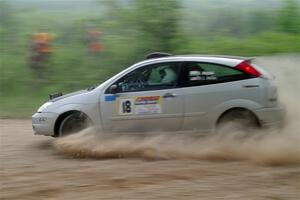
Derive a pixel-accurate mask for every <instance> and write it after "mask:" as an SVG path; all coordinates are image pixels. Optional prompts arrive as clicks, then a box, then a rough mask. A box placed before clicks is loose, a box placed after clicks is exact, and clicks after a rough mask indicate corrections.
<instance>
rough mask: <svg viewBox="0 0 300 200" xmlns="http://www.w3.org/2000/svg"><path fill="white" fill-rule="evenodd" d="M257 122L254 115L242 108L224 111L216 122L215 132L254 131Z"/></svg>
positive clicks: (246, 132) (257, 125)
mask: <svg viewBox="0 0 300 200" xmlns="http://www.w3.org/2000/svg"><path fill="white" fill-rule="evenodd" d="M257 128H259V122H258V120H257V118H256V117H255V115H254V114H253V113H252V112H251V111H249V110H244V109H234V110H230V111H228V112H227V113H225V114H224V115H223V116H221V118H220V119H219V121H218V123H217V133H225V134H227V133H237V132H241V133H244V134H245V135H248V134H250V133H253V132H255V130H256V129H257Z"/></svg>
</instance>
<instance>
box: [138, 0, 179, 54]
mask: <svg viewBox="0 0 300 200" xmlns="http://www.w3.org/2000/svg"><path fill="white" fill-rule="evenodd" d="M179 8H180V5H179V2H178V0H164V1H160V0H152V1H149V0H135V9H134V12H135V15H136V17H135V19H136V20H135V22H136V23H135V24H136V28H137V31H138V34H139V36H140V40H142V41H143V43H144V48H146V49H149V50H150V49H151V50H154V51H156V50H159V51H171V50H172V49H173V41H174V39H176V37H177V36H178V34H179V23H178V22H179V20H180V18H181V16H180V10H179Z"/></svg>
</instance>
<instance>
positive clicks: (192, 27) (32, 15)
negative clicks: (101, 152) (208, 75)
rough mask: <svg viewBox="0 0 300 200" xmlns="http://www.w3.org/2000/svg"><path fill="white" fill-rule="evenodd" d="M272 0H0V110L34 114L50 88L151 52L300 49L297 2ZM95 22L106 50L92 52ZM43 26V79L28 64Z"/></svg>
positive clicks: (71, 84) (74, 83)
mask: <svg viewBox="0 0 300 200" xmlns="http://www.w3.org/2000/svg"><path fill="white" fill-rule="evenodd" d="M268 1H269V2H268V4H267V3H266V4H267V6H261V7H260V4H259V3H258V4H257V5H256V4H255V5H253V4H251V3H253V2H256V3H257V2H261V3H262V4H263V2H262V1H255V0H253V1H251V0H249V1H234V0H231V1H226V2H228V4H224V1H223V3H222V0H214V1H212V0H211V1H209V0H203V1H198V0H185V1H179V0H164V1H160V0H152V1H149V0H96V1H93V0H88V1H76V2H77V4H76V6H74V7H72V5H73V4H72V5H71V2H70V1H64V0H61V1H52V4H51V6H50V2H51V1H45V2H46V3H43V2H42V1H37V0H30V3H31V4H30V3H28V4H26V3H24V2H23V3H21V2H22V1H16V0H15V1H14V0H10V1H9V0H0V39H1V41H0V42H1V44H0V51H1V52H0V53H1V54H0V87H1V88H0V116H2V117H5V116H8V117H12V116H13V117H15V116H18V117H22V116H27V117H29V116H30V114H32V113H33V112H35V110H36V109H37V108H38V106H39V105H40V104H41V103H43V102H44V101H46V100H47V99H48V95H49V94H50V93H54V92H64V93H66V92H70V91H74V90H79V89H82V88H86V87H89V86H91V85H94V84H99V83H101V82H103V81H104V80H106V79H107V78H109V77H110V76H112V75H114V74H116V73H117V72H119V71H121V70H122V69H124V68H126V67H128V66H129V65H131V64H133V63H135V62H137V61H139V60H142V59H144V57H145V55H146V54H148V53H150V52H153V51H167V52H171V53H174V54H226V55H241V56H259V55H270V54H277V53H291V52H293V53H294V52H300V25H299V23H300V19H299V1H297V0H282V1H279V0H268ZM270 1H272V2H278V5H277V4H276V5H275V4H274V5H273V4H272V6H269V5H271V4H270ZM35 2H36V3H35ZM54 2H55V4H54ZM230 2H231V3H230ZM47 3H48V4H49V5H48V4H47ZM238 3H240V4H243V6H240V7H237V6H236V4H238ZM238 5H239V4H238ZM58 8H59V9H58ZM89 27H93V28H95V29H97V30H99V31H101V32H102V42H103V44H104V48H105V51H104V52H101V53H100V54H97V55H90V54H89V53H88V51H87V43H86V32H87V29H88V28H89ZM42 29H47V31H49V32H50V33H52V34H54V36H55V41H54V43H53V46H54V51H53V54H52V55H51V57H50V61H49V63H48V64H47V66H46V69H45V73H46V75H47V78H46V79H45V80H39V79H38V78H37V77H36V74H35V73H34V71H33V70H32V68H30V66H29V60H30V57H31V54H32V52H31V50H30V39H31V36H32V34H34V33H36V32H39V31H41V30H42Z"/></svg>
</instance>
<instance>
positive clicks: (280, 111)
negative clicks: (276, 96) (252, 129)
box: [255, 104, 286, 127]
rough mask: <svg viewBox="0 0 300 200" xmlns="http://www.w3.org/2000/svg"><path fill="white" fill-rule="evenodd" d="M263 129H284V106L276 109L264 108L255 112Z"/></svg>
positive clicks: (279, 105)
mask: <svg viewBox="0 0 300 200" xmlns="http://www.w3.org/2000/svg"><path fill="white" fill-rule="evenodd" d="M255 114H256V115H257V117H258V119H259V122H260V124H261V125H262V127H273V126H275V127H283V126H284V121H285V116H286V109H285V107H284V105H283V104H278V105H277V106H275V107H270V108H262V109H258V110H256V111H255Z"/></svg>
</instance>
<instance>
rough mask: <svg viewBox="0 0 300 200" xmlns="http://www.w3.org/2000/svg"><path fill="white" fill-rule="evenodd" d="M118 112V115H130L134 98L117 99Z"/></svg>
mask: <svg viewBox="0 0 300 200" xmlns="http://www.w3.org/2000/svg"><path fill="white" fill-rule="evenodd" d="M118 104H119V114H120V115H131V114H133V109H134V107H133V105H134V99H133V98H124V99H122V98H121V99H119V102H118Z"/></svg>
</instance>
